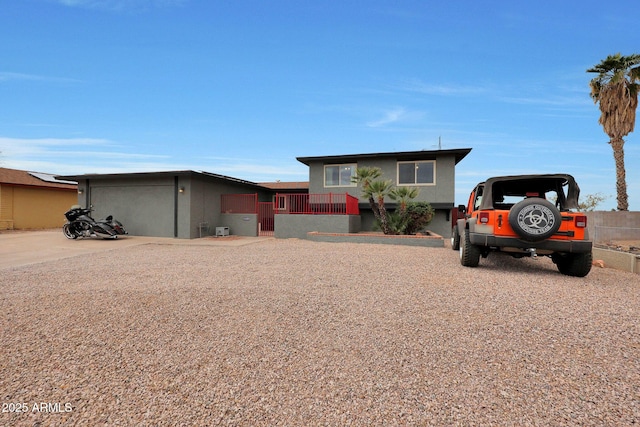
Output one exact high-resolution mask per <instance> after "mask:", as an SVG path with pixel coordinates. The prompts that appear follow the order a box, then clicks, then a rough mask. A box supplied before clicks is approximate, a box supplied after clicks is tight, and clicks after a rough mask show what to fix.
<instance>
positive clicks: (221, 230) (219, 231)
mask: <svg viewBox="0 0 640 427" xmlns="http://www.w3.org/2000/svg"><path fill="white" fill-rule="evenodd" d="M228 235H229V227H216V237H218V236H228Z"/></svg>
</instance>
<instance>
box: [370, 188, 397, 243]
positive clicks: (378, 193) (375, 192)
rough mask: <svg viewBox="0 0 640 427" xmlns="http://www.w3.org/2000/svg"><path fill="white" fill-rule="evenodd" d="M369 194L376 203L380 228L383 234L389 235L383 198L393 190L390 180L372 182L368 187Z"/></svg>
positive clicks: (389, 228)
mask: <svg viewBox="0 0 640 427" xmlns="http://www.w3.org/2000/svg"><path fill="white" fill-rule="evenodd" d="M368 188H369V189H368V191H369V194H370V195H371V196H372V197H373V198H374V200H375V201H376V202H377V209H378V214H379V215H380V218H378V222H379V223H380V228H381V229H382V232H383V233H384V234H391V227H390V226H389V214H388V213H387V208H386V207H385V205H384V198H385V197H386V196H388V195H389V193H390V192H391V190H392V188H393V184H392V182H391V181H390V180H385V181H373V182H371V184H370V185H369V187H368Z"/></svg>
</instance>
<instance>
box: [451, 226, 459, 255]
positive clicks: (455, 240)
mask: <svg viewBox="0 0 640 427" xmlns="http://www.w3.org/2000/svg"><path fill="white" fill-rule="evenodd" d="M451 249H453V250H454V251H459V250H460V233H459V232H458V226H457V225H454V226H453V228H452V229H451Z"/></svg>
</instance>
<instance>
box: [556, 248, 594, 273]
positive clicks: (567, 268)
mask: <svg viewBox="0 0 640 427" xmlns="http://www.w3.org/2000/svg"><path fill="white" fill-rule="evenodd" d="M551 258H552V259H553V262H555V263H556V266H557V267H558V271H559V272H560V273H562V274H564V275H566V276H573V277H584V276H586V275H587V274H589V272H590V271H591V265H592V264H593V254H592V253H591V252H587V253H582V254H553V255H552V257H551Z"/></svg>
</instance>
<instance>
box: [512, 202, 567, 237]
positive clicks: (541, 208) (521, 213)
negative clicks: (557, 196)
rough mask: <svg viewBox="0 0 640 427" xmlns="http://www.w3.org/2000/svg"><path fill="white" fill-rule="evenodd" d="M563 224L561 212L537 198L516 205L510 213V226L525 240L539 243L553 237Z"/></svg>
mask: <svg viewBox="0 0 640 427" xmlns="http://www.w3.org/2000/svg"><path fill="white" fill-rule="evenodd" d="M561 223H562V216H561V215H560V211H559V210H558V209H557V208H556V207H555V206H554V205H553V204H551V203H550V202H548V201H546V200H545V199H540V198H537V197H534V198H531V199H525V200H523V201H521V202H520V203H516V204H515V205H514V206H513V207H512V208H511V210H510V211H509V225H511V228H512V229H513V231H515V232H516V234H517V235H518V236H520V237H522V238H523V239H524V240H527V241H529V242H539V241H541V240H545V239H548V238H549V237H551V236H553V235H554V234H555V233H556V232H557V231H558V229H559V228H560V225H561Z"/></svg>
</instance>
